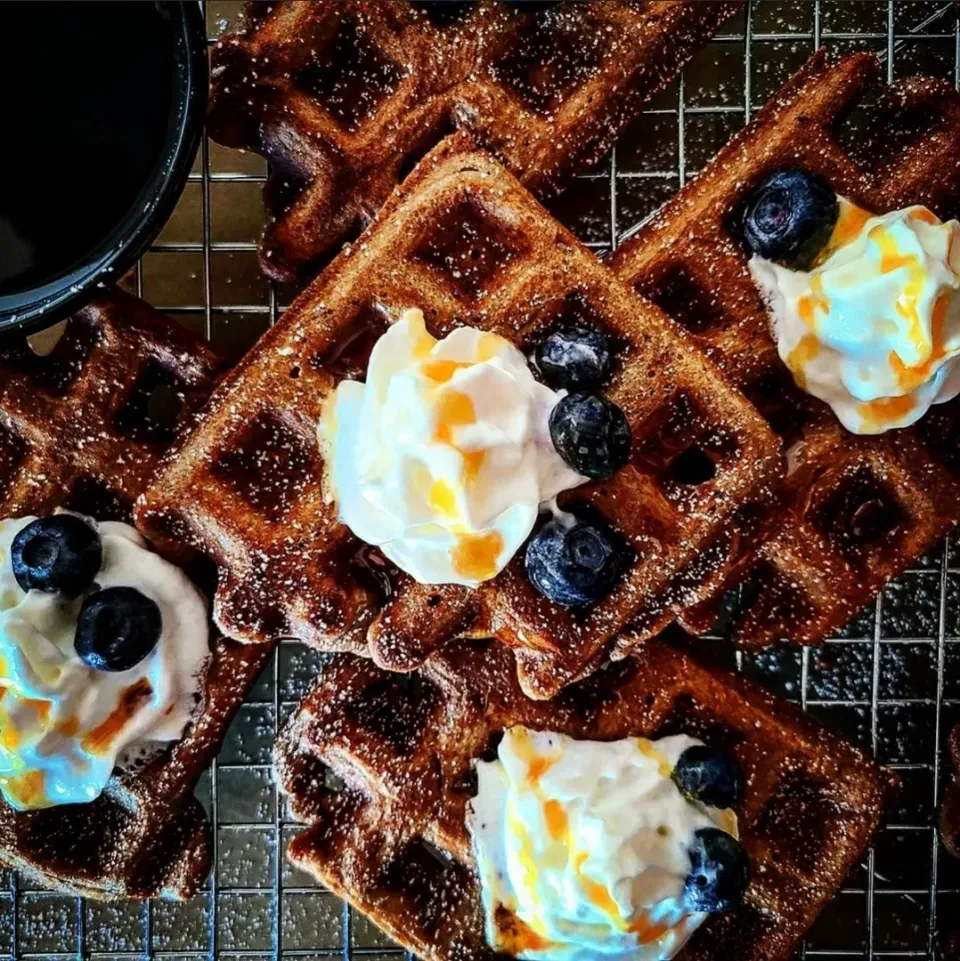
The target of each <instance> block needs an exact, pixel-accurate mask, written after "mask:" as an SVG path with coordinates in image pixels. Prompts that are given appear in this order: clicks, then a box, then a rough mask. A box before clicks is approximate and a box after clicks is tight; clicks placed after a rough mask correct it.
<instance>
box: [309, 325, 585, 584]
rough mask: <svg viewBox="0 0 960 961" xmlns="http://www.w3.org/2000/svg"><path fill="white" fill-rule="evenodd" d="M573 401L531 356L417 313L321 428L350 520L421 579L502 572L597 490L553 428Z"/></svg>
mask: <svg viewBox="0 0 960 961" xmlns="http://www.w3.org/2000/svg"><path fill="white" fill-rule="evenodd" d="M560 396H561V395H560V394H558V393H555V392H554V391H552V390H550V388H549V387H545V386H544V385H543V384H541V383H538V382H537V381H536V380H535V379H534V377H533V374H532V373H531V370H530V367H529V365H528V363H527V361H526V358H525V357H524V356H523V354H522V353H521V352H520V351H519V350H518V349H517V348H516V347H514V346H513V344H511V343H510V342H509V341H507V340H505V339H504V338H503V337H500V336H498V335H497V334H493V333H487V332H481V331H479V330H476V329H474V328H472V327H461V328H459V329H457V330H454V331H453V332H452V333H451V334H449V335H448V336H447V337H445V338H444V339H443V340H439V341H438V340H436V339H435V338H434V337H432V336H431V335H430V334H429V333H428V332H427V330H426V327H425V325H424V318H423V314H422V312H421V311H419V310H416V309H411V310H407V311H405V312H404V313H403V315H402V316H401V317H400V319H399V320H398V321H397V322H396V323H395V324H394V325H393V326H392V327H390V329H389V330H387V331H386V333H384V335H383V336H382V337H381V338H380V339H379V340H378V341H377V343H376V344H375V345H374V348H373V352H372V353H371V355H370V363H369V367H368V370H367V379H366V383H359V382H357V381H344V382H342V383H341V384H340V385H339V386H338V388H337V390H336V392H335V393H334V394H333V395H332V397H331V399H330V400H329V401H328V402H327V405H326V407H325V409H324V414H323V417H322V419H321V423H320V426H319V438H320V443H321V446H322V447H323V448H324V450H325V453H326V461H327V464H328V476H327V480H328V485H329V486H332V491H331V493H332V494H333V495H334V496H335V497H336V498H337V502H338V508H339V513H340V519H341V521H342V522H343V523H344V524H346V525H347V526H348V527H349V528H350V529H351V530H352V531H353V532H354V534H356V535H357V537H359V538H360V539H361V540H363V541H366V542H367V543H368V544H374V545H376V546H377V547H379V548H380V549H381V550H382V551H383V553H384V554H385V555H386V556H387V557H388V558H389V559H390V560H391V561H393V563H394V564H396V565H397V567H399V568H400V569H401V570H404V571H406V572H407V573H408V574H410V575H411V576H412V577H414V578H415V579H416V580H418V581H419V582H420V583H422V584H463V585H466V586H468V587H476V586H477V585H478V584H480V583H482V582H483V581H486V580H489V579H490V578H492V577H495V576H496V575H497V574H499V573H500V571H501V570H503V568H504V567H505V566H506V565H507V563H508V562H509V561H510V559H511V558H512V557H513V556H514V554H516V552H517V551H518V550H519V548H520V546H521V545H522V544H523V542H524V541H525V540H526V539H527V537H529V535H530V532H531V531H532V529H533V526H534V524H535V522H536V519H537V515H538V513H539V512H540V510H541V507H542V506H543V505H544V504H546V503H548V502H550V501H551V500H552V499H553V498H554V497H556V496H557V494H559V493H560V492H561V491H564V490H569V489H570V488H572V487H576V486H577V485H578V484H581V483H583V482H584V480H585V478H583V477H581V476H580V475H579V474H578V473H576V472H575V471H573V470H571V468H569V467H568V466H567V465H566V464H565V463H564V461H563V460H562V459H561V458H560V455H559V454H557V452H556V450H555V449H554V446H553V443H552V441H551V440H550V431H549V426H548V420H549V417H550V412H551V410H552V409H553V407H554V405H555V404H556V403H557V401H559V400H560Z"/></svg>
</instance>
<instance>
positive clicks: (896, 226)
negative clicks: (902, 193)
mask: <svg viewBox="0 0 960 961" xmlns="http://www.w3.org/2000/svg"><path fill="white" fill-rule="evenodd" d="M750 267H751V272H752V273H753V276H754V279H755V280H756V282H757V283H758V284H759V286H760V288H761V290H762V291H763V292H764V295H765V297H766V298H767V300H768V303H769V305H770V309H771V313H772V315H773V321H774V333H775V336H776V339H777V345H778V349H779V353H780V356H781V358H782V359H783V361H784V363H786V364H787V366H788V367H789V368H790V370H791V372H792V373H793V376H794V379H795V381H796V382H797V385H798V386H799V387H801V388H802V389H803V390H805V391H807V392H808V393H810V394H813V395H814V396H815V397H819V398H820V399H821V400H824V401H826V402H827V403H828V404H829V405H830V406H831V407H832V408H833V410H834V412H835V413H836V415H837V417H838V418H839V419H840V421H841V422H842V423H843V425H844V426H845V427H846V428H847V429H848V430H850V431H853V432H854V433H858V434H876V433H881V432H883V431H886V430H889V429H891V428H896V427H906V426H908V425H910V424H912V423H914V422H915V421H917V420H918V419H919V418H920V417H922V416H923V415H924V414H925V413H926V412H927V410H929V408H930V406H931V405H932V404H937V403H942V402H944V401H947V400H950V399H951V398H952V397H955V396H956V395H957V394H958V393H960V361H958V359H957V358H958V356H960V293H958V291H960V223H958V222H957V221H955V220H953V221H949V222H948V223H941V222H940V220H939V219H938V218H937V217H936V216H935V215H934V214H933V213H931V212H930V211H929V210H927V208H925V207H919V206H916V207H907V208H906V209H904V210H897V211H893V212H891V213H888V214H884V215H882V216H872V215H871V214H870V213H869V212H867V211H865V210H862V209H861V208H859V207H856V206H855V205H854V204H852V203H850V202H849V201H847V200H844V199H843V198H840V215H839V218H838V220H837V224H836V227H835V228H834V231H833V235H832V236H831V238H830V240H829V242H828V244H827V246H826V248H825V249H824V250H823V251H822V253H821V254H820V256H819V257H818V258H817V261H816V262H815V263H814V264H813V266H812V268H811V270H809V271H798V270H791V269H789V268H787V267H783V266H781V265H779V264H776V263H773V262H772V261H769V260H765V259H764V258H762V257H760V256H756V255H755V256H754V257H753V258H752V260H751V262H750Z"/></svg>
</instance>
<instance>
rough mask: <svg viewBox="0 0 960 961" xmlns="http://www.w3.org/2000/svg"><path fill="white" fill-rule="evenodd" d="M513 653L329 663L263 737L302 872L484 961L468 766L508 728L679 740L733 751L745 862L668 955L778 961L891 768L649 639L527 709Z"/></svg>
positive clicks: (854, 842) (430, 950) (459, 650)
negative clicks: (273, 745)
mask: <svg viewBox="0 0 960 961" xmlns="http://www.w3.org/2000/svg"><path fill="white" fill-rule="evenodd" d="M514 675H515V670H514V666H513V664H512V655H511V653H510V652H509V651H508V650H506V649H505V648H503V647H499V646H496V645H490V644H489V643H488V642H469V641H464V642H463V643H461V644H457V645H450V646H449V647H448V648H447V649H446V650H445V651H444V652H443V653H441V654H439V655H437V656H436V657H435V658H433V659H432V660H431V661H430V662H429V664H428V665H427V666H426V667H424V668H423V670H422V671H420V672H418V673H416V674H414V675H412V676H409V677H403V676H400V675H396V674H387V673H384V672H383V671H380V670H378V669H377V668H376V667H375V666H374V665H373V664H371V663H370V662H368V661H363V660H360V659H358V658H352V657H349V656H347V655H343V656H341V657H339V658H336V659H334V661H333V662H332V663H331V664H330V665H329V666H328V667H327V668H326V669H325V671H324V673H323V675H322V676H321V677H320V679H319V681H318V682H317V684H316V685H315V687H314V688H313V690H312V691H311V692H310V693H309V694H308V695H307V697H306V698H305V699H304V701H303V702H302V703H301V705H300V707H299V709H298V710H297V712H296V713H295V714H294V716H293V718H292V719H291V721H290V722H289V724H288V726H287V728H286V729H285V731H284V732H283V733H282V734H281V736H280V739H279V741H278V744H277V763H278V772H279V777H280V783H281V785H282V788H283V790H284V791H285V792H286V793H287V795H288V797H289V802H290V806H291V810H292V812H293V814H294V816H295V817H297V818H298V819H299V820H302V821H305V822H306V823H307V824H308V825H309V827H308V828H307V830H306V831H305V832H304V833H303V834H301V835H299V836H298V837H296V838H295V839H294V840H293V842H292V843H291V845H290V848H289V856H290V858H291V860H292V861H293V863H294V864H296V865H297V866H299V867H301V868H303V869H306V870H307V871H309V872H310V873H312V874H313V875H314V876H315V877H317V878H318V879H319V880H320V881H322V882H323V883H324V884H326V885H327V886H328V887H330V888H331V889H332V890H333V891H334V893H336V894H338V895H340V896H341V897H344V898H346V899H347V900H349V901H350V902H351V903H352V904H354V905H355V906H356V907H357V908H359V909H360V910H361V911H363V912H364V913H365V914H367V915H369V916H370V917H371V918H372V919H373V920H374V921H375V922H376V923H377V924H378V925H379V926H380V927H381V928H383V929H384V930H385V931H386V932H387V933H388V934H390V935H391V936H392V937H393V938H395V939H396V940H398V941H399V942H401V943H402V944H403V945H405V946H406V947H408V948H409V949H411V950H412V951H415V952H416V953H417V954H418V955H420V956H421V957H423V958H426V959H429V961H450V959H468V958H492V957H494V954H493V952H492V951H491V950H490V948H489V947H487V945H486V943H485V940H484V930H483V920H482V909H481V905H480V895H479V879H478V878H477V875H476V870H475V866H474V863H473V858H472V854H471V850H470V840H469V835H468V833H467V831H466V828H465V824H464V819H465V813H466V804H467V801H468V800H469V799H470V798H471V797H472V796H473V795H474V794H475V793H476V774H475V772H474V770H473V765H474V762H475V761H477V760H480V759H481V758H482V759H485V760H491V759H492V757H493V754H492V752H493V751H494V749H495V747H496V744H497V741H498V738H499V735H500V733H501V732H502V731H503V730H504V729H505V728H507V727H510V726H512V725H516V724H522V725H526V726H528V727H531V728H533V729H535V730H549V731H559V732H562V733H564V734H567V735H570V736H572V737H576V738H587V739H599V740H614V739H617V738H622V737H627V736H644V737H659V736H663V735H667V734H679V733H685V734H690V735H693V736H695V737H699V738H701V739H702V740H704V741H705V742H706V743H707V744H710V745H711V746H713V747H716V748H719V749H721V750H724V751H727V752H729V753H730V754H732V755H733V756H734V757H736V759H737V760H738V761H739V763H740V765H741V766H742V768H743V770H744V773H745V774H746V775H747V778H748V787H747V791H746V795H745V798H744V801H743V802H742V804H741V805H740V806H739V807H738V808H737V815H738V817H739V819H740V833H741V840H742V841H743V844H744V846H745V848H746V850H747V852H748V854H749V856H750V859H751V862H752V866H753V882H752V883H751V886H750V887H749V889H748V890H747V894H746V897H745V899H744V902H743V904H742V905H741V906H740V907H739V908H737V909H736V910H735V911H733V912H731V913H729V914H727V915H717V916H715V917H713V918H711V919H709V920H708V921H707V922H706V923H705V924H704V926H703V927H702V928H701V929H700V931H698V932H697V934H696V935H695V936H694V938H693V940H692V941H691V942H690V944H689V945H688V946H687V947H686V948H685V949H684V950H683V951H682V952H681V953H680V955H678V957H679V958H682V959H683V961H706V959H718V961H719V959H723V961H729V959H733V958H736V959H737V961H780V959H785V958H787V957H789V956H790V955H791V952H792V951H793V950H794V949H795V948H796V946H797V942H798V941H799V940H800V938H801V936H802V935H803V933H804V932H805V931H806V929H807V928H808V927H809V926H810V924H811V923H812V922H813V919H814V918H815V917H816V915H817V913H818V912H819V911H820V909H821V908H822V907H823V906H824V904H825V903H826V902H827V901H828V900H829V899H830V898H831V897H832V896H833V894H834V893H835V892H836V891H837V890H838V889H839V887H840V885H841V883H842V882H843V881H844V879H845V878H846V876H847V874H848V872H849V871H850V870H851V868H852V867H853V866H854V865H855V864H856V862H857V860H858V859H859V857H860V856H861V854H862V853H863V850H864V848H865V847H866V845H867V843H868V841H869V839H870V836H871V835H872V833H873V831H874V829H875V828H876V826H877V823H878V820H879V817H880V813H881V808H882V806H883V801H884V796H885V794H886V792H887V790H888V789H889V788H890V786H891V785H892V783H893V780H894V779H893V776H892V775H891V774H890V773H889V772H887V771H884V770H883V769H881V768H879V767H877V766H876V765H875V764H873V763H872V762H870V761H868V760H867V759H866V758H864V757H863V755H861V754H860V753H859V752H858V751H856V750H855V749H853V748H852V747H851V746H850V745H848V744H846V743H845V742H844V741H842V740H840V739H839V738H837V737H834V736H833V735H831V734H829V733H827V731H826V730H824V729H823V728H821V727H820V726H819V725H817V724H816V723H815V722H813V721H812V720H811V719H810V718H809V717H807V716H806V715H804V714H802V713H801V712H800V711H798V710H796V709H794V708H793V707H791V706H790V705H788V704H785V703H783V702H780V701H778V700H777V699H775V698H773V697H771V696H770V695H768V694H766V693H765V692H763V691H761V690H760V689H759V688H758V687H755V686H753V685H751V684H749V683H747V682H745V681H744V680H743V679H741V678H738V677H735V676H734V675H732V674H727V673H726V672H724V671H722V670H718V669H714V668H712V667H707V666H705V665H704V664H702V663H699V662H698V661H697V660H695V659H694V658H693V657H691V656H690V655H689V653H687V652H685V651H684V650H682V649H681V648H680V647H679V646H677V645H676V644H674V643H673V642H670V641H667V640H665V639H664V638H662V637H661V638H655V639H652V640H648V641H644V642H641V643H640V644H639V645H636V646H635V647H634V652H633V654H632V655H631V656H630V657H628V658H627V659H625V660H622V661H619V662H617V663H615V664H613V665H611V666H609V667H606V668H603V669H602V670H600V671H598V672H597V673H596V674H594V675H593V676H592V677H591V678H589V679H588V680H586V681H583V682H581V683H579V684H576V685H574V686H572V687H569V688H567V690H565V691H564V692H563V693H562V694H561V695H560V696H559V697H558V698H557V699H556V700H554V701H551V702H543V701H532V700H529V699H528V698H527V697H525V696H524V694H523V692H522V691H521V690H520V688H519V686H518V685H517V683H516V680H515V677H514Z"/></svg>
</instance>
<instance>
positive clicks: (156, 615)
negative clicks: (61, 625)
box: [74, 587, 163, 671]
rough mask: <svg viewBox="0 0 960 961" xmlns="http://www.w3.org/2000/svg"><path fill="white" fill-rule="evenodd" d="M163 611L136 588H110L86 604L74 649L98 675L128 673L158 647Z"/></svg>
mask: <svg viewBox="0 0 960 961" xmlns="http://www.w3.org/2000/svg"><path fill="white" fill-rule="evenodd" d="M162 630H163V618H162V617H161V615H160V608H159V607H158V606H157V604H156V602H155V601H152V600H151V599H150V598H149V597H147V596H146V595H145V594H141V593H140V591H138V590H137V589H136V588H135V587H107V588H104V589H103V590H102V591H94V593H92V594H90V595H89V596H88V597H87V598H86V599H85V600H84V602H83V607H81V608H80V617H79V618H78V619H77V634H76V637H75V639H74V647H75V648H76V649H77V654H79V655H80V659H81V660H82V661H83V662H84V664H86V665H87V666H88V667H92V668H93V669H94V670H95V671H129V670H130V668H132V667H136V665H137V664H139V663H140V662H141V661H142V660H143V659H144V658H145V657H146V656H147V655H148V654H149V653H150V652H151V651H152V650H153V649H154V648H155V647H156V646H157V642H158V641H159V640H160V633H161V632H162Z"/></svg>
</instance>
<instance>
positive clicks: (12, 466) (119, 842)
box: [0, 291, 269, 900]
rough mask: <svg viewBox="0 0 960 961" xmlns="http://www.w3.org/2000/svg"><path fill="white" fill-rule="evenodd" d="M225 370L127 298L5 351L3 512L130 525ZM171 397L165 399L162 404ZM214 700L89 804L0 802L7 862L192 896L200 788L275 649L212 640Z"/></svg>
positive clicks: (74, 889)
mask: <svg viewBox="0 0 960 961" xmlns="http://www.w3.org/2000/svg"><path fill="white" fill-rule="evenodd" d="M221 370H222V364H221V362H220V361H219V360H218V358H217V357H216V356H215V355H214V354H213V353H211V352H210V350H209V349H208V348H207V347H206V346H205V345H204V344H203V343H201V342H200V341H198V340H196V339H195V338H194V337H192V336H191V335H190V334H189V333H188V332H187V331H185V330H184V329H183V328H181V327H180V326H178V325H177V324H175V323H173V322H172V321H171V320H169V319H167V318H166V317H164V316H162V315H161V314H159V313H157V312H156V311H155V310H153V308H151V307H150V306H149V305H147V304H145V303H143V302H142V301H140V300H138V299H137V298H135V297H131V296H129V295H127V294H123V293H121V292H120V291H113V292H112V293H110V294H108V295H106V296H104V297H102V298H101V299H99V300H97V301H95V302H94V303H93V304H91V305H90V306H89V307H87V308H86V309H84V310H82V311H80V312H79V313H78V314H75V315H74V316H73V317H71V318H70V319H69V321H67V323H66V326H65V328H64V331H63V334H62V336H61V337H60V339H59V341H58V342H57V343H56V345H55V346H54V347H53V349H52V350H51V351H50V352H49V353H47V354H46V355H44V356H40V355H38V354H37V353H35V352H34V351H33V350H32V349H31V346H30V343H29V342H28V341H27V340H26V339H23V338H13V339H9V338H8V339H6V340H4V341H3V343H2V345H0V517H20V516H24V515H27V514H48V513H52V512H53V511H54V510H55V509H56V508H58V507H62V508H68V509H70V510H75V511H79V512H81V513H85V514H87V515H89V516H92V517H95V518H97V519H98V520H122V521H127V522H130V521H131V520H132V518H131V511H132V507H133V502H134V499H135V498H136V497H137V496H138V495H139V494H140V493H141V491H142V490H143V488H144V487H145V486H146V484H147V483H148V482H149V481H150V479H151V478H152V477H153V476H154V474H155V473H156V470H157V468H158V465H159V463H160V460H161V458H162V457H163V456H164V454H165V453H166V451H167V450H168V448H169V447H170V444H171V443H172V441H173V440H174V438H175V437H176V436H177V434H178V433H179V432H180V431H181V430H182V429H183V428H185V427H186V426H188V425H189V424H190V423H191V422H192V421H193V419H194V417H195V415H196V412H197V410H198V408H199V407H200V405H201V404H202V403H204V401H205V400H206V399H207V397H208V395H209V393H210V391H211V390H212V389H213V385H214V384H215V383H216V381H217V380H218V378H219V376H220V373H221ZM162 395H165V403H160V402H159V396H162ZM212 650H213V658H212V661H211V665H210V668H209V673H208V674H207V677H206V681H205V688H204V692H203V702H202V705H201V707H200V709H199V710H198V713H197V715H196V717H195V720H194V721H193V724H192V726H191V727H190V729H189V730H188V732H187V734H186V736H185V737H184V738H183V739H182V740H181V741H179V742H176V743H175V744H173V745H172V746H171V747H170V749H169V750H165V751H164V752H163V753H162V754H161V755H160V756H159V757H158V758H157V759H156V760H154V761H152V762H151V763H150V764H149V765H148V766H147V767H146V768H145V769H143V770H141V771H139V772H138V773H136V774H133V773H120V774H118V775H117V776H116V777H114V778H113V780H112V781H111V782H110V783H109V785H108V786H107V788H106V789H105V790H104V792H103V793H102V794H101V795H100V796H99V797H98V798H97V799H96V800H95V801H93V802H91V803H89V804H78V805H61V806H55V807H51V808H46V809H43V810H36V811H30V812H16V811H14V810H13V809H12V808H10V807H8V806H6V805H5V804H3V803H2V802H0V863H3V864H5V865H7V866H8V867H11V868H15V869H17V870H18V871H20V872H22V873H23V874H25V875H27V876H29V877H30V878H32V879H33V880H35V881H37V882H39V883H41V884H43V885H44V886H47V887H54V888H56V889H58V890H61V891H66V892H70V893H75V894H79V895H85V896H87V897H93V898H101V899H111V900H112V899H117V898H149V897H158V896H165V897H174V898H187V897H190V896H191V895H192V894H193V893H194V892H195V891H196V889H197V888H198V887H199V886H200V885H201V884H202V883H203V882H204V881H205V879H206V876H207V873H208V870H209V867H210V855H211V849H210V837H209V833H210V832H209V826H208V824H207V819H206V816H205V814H204V812H203V809H202V807H201V806H200V803H199V802H198V801H197V799H196V798H195V797H194V796H193V788H194V785H195V784H196V781H197V778H198V777H199V776H200V774H201V772H202V771H203V769H204V768H205V767H206V765H207V764H208V763H209V762H210V760H211V759H212V758H213V756H214V755H215V754H216V752H217V750H218V748H219V745H220V741H221V739H222V737H223V735H224V733H225V731H226V728H227V725H228V724H229V722H230V719H231V717H232V716H233V713H234V711H235V710H236V708H237V707H238V706H239V705H240V703H241V701H242V700H243V697H244V695H245V693H246V691H247V690H248V688H249V687H250V685H251V684H252V683H253V681H254V679H255V678H256V675H257V674H258V673H259V670H260V668H261V667H262V665H263V662H264V660H265V658H266V655H267V654H268V653H269V650H268V648H262V647H261V648H248V647H243V646H242V645H237V644H234V643H233V642H231V641H227V640H225V639H223V638H222V637H217V636H216V635H214V642H213V644H212Z"/></svg>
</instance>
